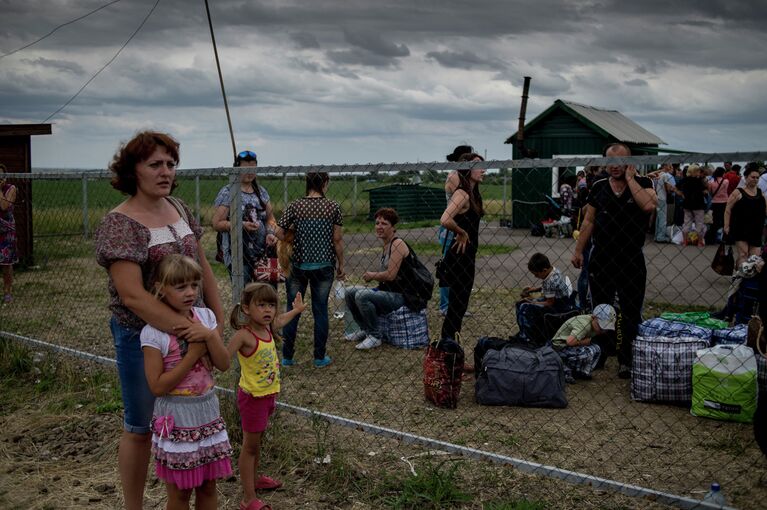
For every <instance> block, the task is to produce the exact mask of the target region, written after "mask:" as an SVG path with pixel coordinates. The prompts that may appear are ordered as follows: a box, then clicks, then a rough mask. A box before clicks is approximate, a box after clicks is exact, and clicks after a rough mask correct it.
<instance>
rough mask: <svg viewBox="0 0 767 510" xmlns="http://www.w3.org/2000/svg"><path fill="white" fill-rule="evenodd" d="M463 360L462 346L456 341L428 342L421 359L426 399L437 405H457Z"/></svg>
mask: <svg viewBox="0 0 767 510" xmlns="http://www.w3.org/2000/svg"><path fill="white" fill-rule="evenodd" d="M463 362H464V354H463V348H462V347H461V345H460V344H459V343H458V342H456V341H453V340H447V339H443V340H440V341H438V342H432V343H431V344H429V346H428V347H427V348H426V357H425V358H424V359H423V391H424V396H425V397H426V400H428V401H429V402H431V403H433V404H434V405H436V406H437V407H444V408H447V409H455V408H456V407H458V396H459V395H460V393H461V380H462V377H463Z"/></svg>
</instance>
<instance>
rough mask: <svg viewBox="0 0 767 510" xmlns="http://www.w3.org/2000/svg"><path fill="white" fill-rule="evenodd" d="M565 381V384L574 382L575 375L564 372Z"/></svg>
mask: <svg viewBox="0 0 767 510" xmlns="http://www.w3.org/2000/svg"><path fill="white" fill-rule="evenodd" d="M565 382H566V383H567V384H575V377H573V376H572V375H571V374H567V373H565Z"/></svg>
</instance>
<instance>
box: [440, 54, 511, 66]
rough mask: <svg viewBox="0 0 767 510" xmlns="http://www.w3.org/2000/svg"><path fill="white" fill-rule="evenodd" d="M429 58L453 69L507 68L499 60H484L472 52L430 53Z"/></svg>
mask: <svg viewBox="0 0 767 510" xmlns="http://www.w3.org/2000/svg"><path fill="white" fill-rule="evenodd" d="M426 57H427V58H430V59H433V60H435V61H437V62H438V63H439V64H440V65H442V66H444V67H449V68H453V69H496V70H497V69H504V68H505V67H506V66H505V65H504V64H503V62H500V61H499V60H497V59H488V58H482V57H480V56H479V55H477V54H475V53H473V52H471V51H430V52H428V53H427V54H426Z"/></svg>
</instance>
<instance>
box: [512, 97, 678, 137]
mask: <svg viewBox="0 0 767 510" xmlns="http://www.w3.org/2000/svg"><path fill="white" fill-rule="evenodd" d="M558 110H562V111H564V112H567V113H569V114H570V115H572V116H573V117H575V118H576V119H578V120H579V121H581V122H583V123H584V124H585V125H587V126H588V127H589V128H591V129H593V130H594V131H597V132H598V133H600V134H602V135H603V136H610V137H613V138H615V139H616V140H618V141H620V142H626V143H632V144H651V145H659V144H664V145H665V144H666V142H664V141H663V140H661V139H660V138H659V137H658V136H656V135H654V134H652V133H650V132H649V131H647V130H646V129H645V128H643V127H642V126H640V125H639V124H637V123H636V122H634V121H633V120H631V119H629V118H628V117H626V116H624V115H623V114H622V113H621V112H619V111H617V110H606V109H603V108H596V107H594V106H588V105H583V104H578V103H573V102H571V101H562V100H561V99H557V100H556V101H554V104H553V105H551V106H550V107H549V108H548V109H546V110H545V111H544V112H543V113H541V114H540V115H538V116H537V117H535V118H534V119H533V120H531V121H530V122H528V123H527V124H526V125H525V134H527V133H529V132H530V131H531V130H533V128H534V127H535V126H536V125H537V124H539V123H541V121H543V120H544V119H546V117H548V116H549V115H551V114H552V113H554V112H555V111H558ZM516 137H517V133H514V134H513V135H511V136H510V137H509V138H507V139H506V143H514V141H515V140H516Z"/></svg>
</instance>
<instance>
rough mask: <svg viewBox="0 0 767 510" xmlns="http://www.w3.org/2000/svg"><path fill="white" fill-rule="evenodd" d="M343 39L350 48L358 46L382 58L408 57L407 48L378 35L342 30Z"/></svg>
mask: <svg viewBox="0 0 767 510" xmlns="http://www.w3.org/2000/svg"><path fill="white" fill-rule="evenodd" d="M344 39H346V42H348V43H349V44H351V45H352V46H358V47H360V48H362V49H364V50H367V51H369V52H370V53H374V54H376V55H381V56H382V57H407V56H408V55H410V49H408V47H407V46H405V45H404V44H395V43H393V42H391V41H387V40H385V39H384V38H383V37H381V35H380V34H372V33H370V32H365V31H362V30H349V29H347V30H344Z"/></svg>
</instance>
